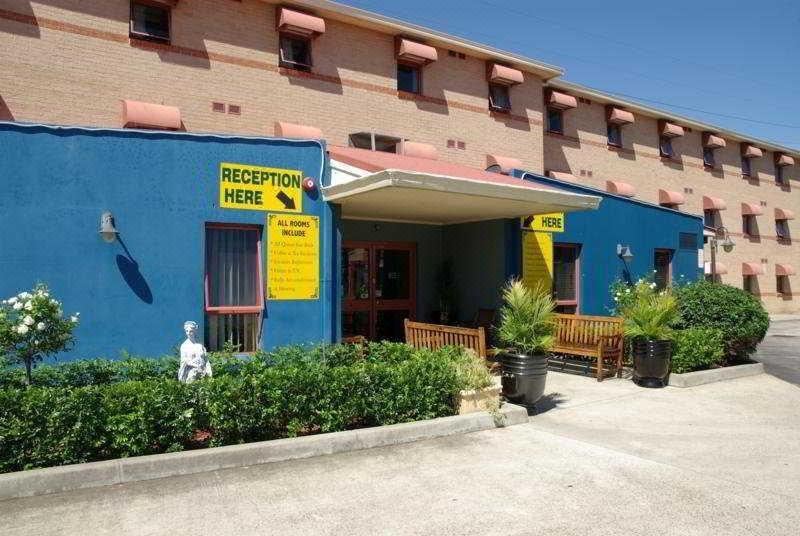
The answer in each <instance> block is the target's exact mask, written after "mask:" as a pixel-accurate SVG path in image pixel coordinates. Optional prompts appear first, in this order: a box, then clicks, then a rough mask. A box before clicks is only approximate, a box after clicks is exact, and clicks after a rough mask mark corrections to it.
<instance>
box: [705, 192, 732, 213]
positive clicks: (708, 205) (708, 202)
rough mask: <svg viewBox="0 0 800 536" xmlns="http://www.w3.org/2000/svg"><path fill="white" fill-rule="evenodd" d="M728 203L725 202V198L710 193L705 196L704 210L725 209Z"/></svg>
mask: <svg viewBox="0 0 800 536" xmlns="http://www.w3.org/2000/svg"><path fill="white" fill-rule="evenodd" d="M726 208H728V205H726V204H725V201H724V200H723V199H720V198H719V197H711V196H710V195H704V196H703V210H725V209H726Z"/></svg>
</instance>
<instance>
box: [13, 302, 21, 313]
mask: <svg viewBox="0 0 800 536" xmlns="http://www.w3.org/2000/svg"><path fill="white" fill-rule="evenodd" d="M20 309H22V302H21V301H18V302H16V303H15V304H14V310H15V311H19V310H20Z"/></svg>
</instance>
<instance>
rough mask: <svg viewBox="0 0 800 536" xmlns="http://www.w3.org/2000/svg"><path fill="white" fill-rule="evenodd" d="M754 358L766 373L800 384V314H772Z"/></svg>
mask: <svg viewBox="0 0 800 536" xmlns="http://www.w3.org/2000/svg"><path fill="white" fill-rule="evenodd" d="M755 358H756V359H757V360H758V361H761V362H763V363H764V368H765V369H766V371H767V372H768V373H770V374H772V375H773V376H777V377H778V378H781V379H783V380H786V381H787V382H792V383H794V384H795V385H800V316H797V315H776V316H773V317H772V318H771V319H770V327H769V331H768V332H767V336H766V338H765V339H764V341H763V342H762V343H761V345H760V346H759V347H758V352H757V354H756V356H755Z"/></svg>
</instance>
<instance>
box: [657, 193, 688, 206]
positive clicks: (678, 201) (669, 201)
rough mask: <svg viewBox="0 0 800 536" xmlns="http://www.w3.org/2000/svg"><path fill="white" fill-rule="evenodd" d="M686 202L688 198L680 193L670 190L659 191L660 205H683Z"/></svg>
mask: <svg viewBox="0 0 800 536" xmlns="http://www.w3.org/2000/svg"><path fill="white" fill-rule="evenodd" d="M685 202H686V197H684V195H683V194H682V193H680V192H673V191H670V190H659V191H658V203H659V204H660V205H682V204H684V203H685Z"/></svg>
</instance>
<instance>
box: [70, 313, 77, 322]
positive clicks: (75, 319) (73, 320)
mask: <svg viewBox="0 0 800 536" xmlns="http://www.w3.org/2000/svg"><path fill="white" fill-rule="evenodd" d="M69 321H70V322H72V323H73V324H77V323H78V315H72V316H71V317H69Z"/></svg>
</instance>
